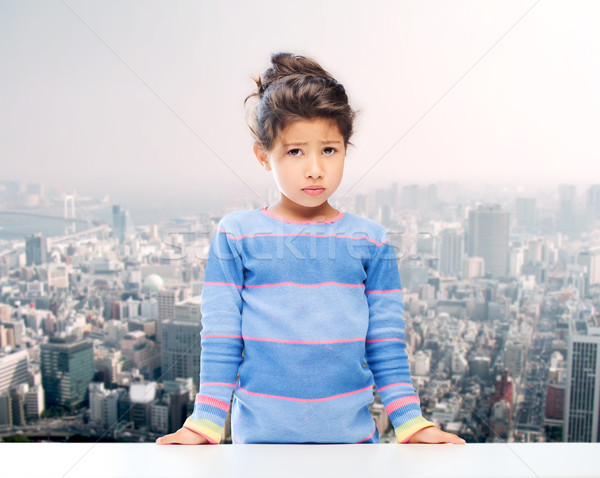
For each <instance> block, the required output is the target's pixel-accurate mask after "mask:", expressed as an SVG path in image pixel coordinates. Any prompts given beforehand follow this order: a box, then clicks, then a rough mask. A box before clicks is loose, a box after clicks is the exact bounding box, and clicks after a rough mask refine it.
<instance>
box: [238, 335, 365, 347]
mask: <svg viewBox="0 0 600 478" xmlns="http://www.w3.org/2000/svg"><path fill="white" fill-rule="evenodd" d="M244 340H256V341H258V342H276V343H279V344H303V345H321V344H345V343H349V342H362V341H364V340H365V339H364V337H359V338H357V339H339V340H287V339H268V338H264V337H247V336H245V335H244Z"/></svg>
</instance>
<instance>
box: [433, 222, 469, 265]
mask: <svg viewBox="0 0 600 478" xmlns="http://www.w3.org/2000/svg"><path fill="white" fill-rule="evenodd" d="M464 244H465V239H464V236H463V234H462V232H461V231H458V230H456V229H444V230H443V231H442V232H441V233H440V241H439V252H438V254H439V256H438V257H439V258H440V262H439V268H440V273H441V274H443V275H447V276H454V275H459V274H460V273H461V272H462V265H463V258H464V249H465V247H464Z"/></svg>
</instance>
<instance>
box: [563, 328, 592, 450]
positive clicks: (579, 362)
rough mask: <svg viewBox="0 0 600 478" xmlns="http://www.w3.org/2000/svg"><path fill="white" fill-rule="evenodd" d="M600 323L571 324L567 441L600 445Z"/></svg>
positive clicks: (564, 434)
mask: <svg viewBox="0 0 600 478" xmlns="http://www.w3.org/2000/svg"><path fill="white" fill-rule="evenodd" d="M599 322H600V320H599V319H598V318H597V317H593V318H589V319H588V321H581V320H576V321H573V322H572V323H571V324H570V333H569V345H568V353H567V384H566V390H565V413H564V420H565V422H564V428H563V441H566V442H598V441H600V434H599V433H600V430H599V425H600V413H599V412H600V323H599Z"/></svg>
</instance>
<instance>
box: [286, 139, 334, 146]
mask: <svg viewBox="0 0 600 478" xmlns="http://www.w3.org/2000/svg"><path fill="white" fill-rule="evenodd" d="M305 144H308V142H307V141H304V142H297V143H284V144H283V145H284V146H285V147H286V148H287V147H289V146H304V145H305ZM321 144H342V142H341V141H339V140H337V139H326V140H321Z"/></svg>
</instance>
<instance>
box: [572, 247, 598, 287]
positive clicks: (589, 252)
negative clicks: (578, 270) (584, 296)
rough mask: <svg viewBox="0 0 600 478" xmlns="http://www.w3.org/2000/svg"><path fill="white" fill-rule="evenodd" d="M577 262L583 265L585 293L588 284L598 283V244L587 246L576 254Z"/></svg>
mask: <svg viewBox="0 0 600 478" xmlns="http://www.w3.org/2000/svg"><path fill="white" fill-rule="evenodd" d="M577 264H578V265H580V266H585V268H586V271H585V282H586V291H585V292H586V293H587V290H588V289H587V288H589V287H590V286H593V285H596V284H600V246H595V247H587V248H585V249H583V250H582V251H580V252H579V253H578V254H577Z"/></svg>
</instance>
